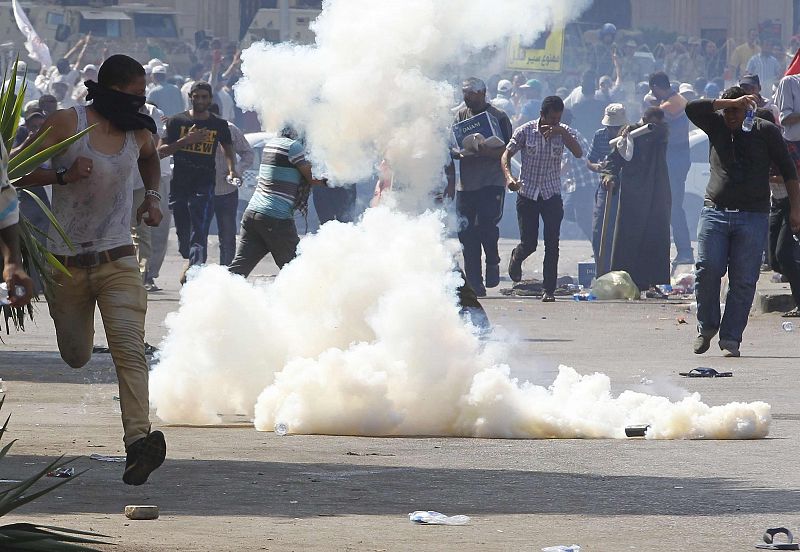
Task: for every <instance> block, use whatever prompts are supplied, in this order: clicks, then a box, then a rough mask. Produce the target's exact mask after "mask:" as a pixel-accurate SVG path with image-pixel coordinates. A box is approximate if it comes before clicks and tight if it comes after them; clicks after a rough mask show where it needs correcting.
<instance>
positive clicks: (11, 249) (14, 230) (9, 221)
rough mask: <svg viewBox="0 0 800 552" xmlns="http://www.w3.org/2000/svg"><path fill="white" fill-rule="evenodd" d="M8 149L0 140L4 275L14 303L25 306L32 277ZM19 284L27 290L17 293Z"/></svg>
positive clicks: (0, 237)
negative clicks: (27, 269)
mask: <svg viewBox="0 0 800 552" xmlns="http://www.w3.org/2000/svg"><path fill="white" fill-rule="evenodd" d="M7 171H8V153H7V152H6V148H5V145H4V144H3V141H2V140H0V254H2V261H3V265H2V266H3V279H2V281H3V282H4V283H5V284H6V286H7V289H8V295H9V301H10V302H11V304H12V305H15V306H20V307H21V306H23V305H25V304H27V303H28V302H30V300H31V294H32V293H33V281H32V280H31V278H30V276H28V275H27V274H26V273H25V270H24V269H23V268H22V256H21V255H20V249H19V202H18V201H17V192H16V190H15V189H14V187H13V186H12V185H11V184H10V183H9V182H8V172H7ZM17 286H21V287H22V288H23V289H24V290H25V294H24V295H22V296H19V295H17V294H16V293H14V290H16V288H17Z"/></svg>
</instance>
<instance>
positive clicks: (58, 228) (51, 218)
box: [22, 188, 75, 264]
mask: <svg viewBox="0 0 800 552" xmlns="http://www.w3.org/2000/svg"><path fill="white" fill-rule="evenodd" d="M22 191H23V192H25V193H26V194H28V195H29V196H30V197H32V198H33V200H34V201H35V202H36V204H37V205H38V206H39V208H40V209H41V210H42V212H43V213H44V214H45V215H46V216H47V220H49V221H50V224H52V225H53V227H54V228H55V229H56V232H58V235H59V236H61V239H62V240H64V243H65V244H67V247H69V250H70V251H73V252H74V251H75V246H73V245H72V241H70V239H69V236H67V233H66V232H64V229H63V228H62V227H61V225H60V224H59V223H58V220H57V219H56V217H55V215H54V214H53V212H52V211H51V210H50V209H48V208H47V205H45V204H44V201H42V200H41V199H39V197H38V196H37V195H36V194H34V193H33V192H31V191H30V190H26V189H25V188H22ZM59 264H61V263H59Z"/></svg>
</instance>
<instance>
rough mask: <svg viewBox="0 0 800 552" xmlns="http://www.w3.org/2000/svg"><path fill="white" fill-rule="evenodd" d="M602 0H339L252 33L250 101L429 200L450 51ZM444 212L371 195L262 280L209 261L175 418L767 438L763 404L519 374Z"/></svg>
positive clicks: (498, 433)
mask: <svg viewBox="0 0 800 552" xmlns="http://www.w3.org/2000/svg"><path fill="white" fill-rule="evenodd" d="M587 4H588V0H586V1H584V0H581V1H577V0H573V1H572V2H564V1H563V0H562V1H557V0H548V1H542V2H531V1H530V0H503V1H502V2H495V3H493V4H487V3H486V2H484V1H477V0H458V1H456V0H405V1H403V2H399V1H397V2H395V1H375V0H339V1H330V2H326V3H325V7H324V11H323V14H322V16H321V17H320V19H319V20H318V21H317V23H316V24H315V31H316V32H317V37H318V39H317V46H316V47H313V48H305V47H297V46H290V45H277V46H265V45H255V46H253V47H251V48H250V49H248V50H247V51H246V52H245V53H244V55H243V59H244V72H245V79H243V81H242V82H241V84H240V85H239V86H238V87H237V90H236V94H237V100H238V101H239V102H240V103H241V104H243V105H245V106H251V107H254V108H255V109H256V110H257V111H258V112H259V114H260V115H261V118H262V121H263V122H264V124H265V126H266V127H267V128H270V129H277V128H280V126H281V125H282V124H284V123H286V122H291V123H293V124H295V125H297V126H299V127H301V128H302V129H303V130H305V132H306V136H307V140H308V147H309V149H310V152H311V154H310V157H311V158H312V160H313V162H314V163H316V165H317V166H318V167H323V168H324V170H325V171H326V172H327V173H328V174H329V175H330V176H332V177H334V178H335V179H337V180H339V181H340V182H353V181H356V180H360V179H362V178H365V177H367V176H369V175H371V174H372V172H373V168H374V166H375V164H376V163H377V162H378V161H379V160H380V159H382V158H384V157H385V158H386V159H388V160H389V162H390V163H391V165H392V167H393V168H394V169H395V172H396V174H397V175H398V177H399V178H400V180H401V181H402V182H403V184H404V185H405V188H406V193H405V194H404V195H406V196H416V197H417V199H419V198H422V197H425V196H426V195H427V194H428V193H429V191H430V190H431V189H432V187H433V186H434V185H435V184H438V183H439V182H440V178H441V168H442V166H443V165H444V163H445V162H446V161H447V143H448V140H449V125H450V123H451V121H452V119H451V117H452V114H451V112H450V110H449V108H450V107H451V104H452V101H453V98H454V95H453V88H452V86H450V85H448V84H447V83H446V82H444V81H442V80H440V76H441V72H442V71H443V69H444V67H445V66H446V65H447V64H449V63H456V62H458V61H460V60H463V59H464V58H465V57H466V56H467V55H468V54H469V53H470V52H474V51H477V50H479V49H481V48H484V47H486V46H490V45H502V42H503V41H504V40H505V39H506V38H508V37H509V36H511V35H513V34H522V35H524V36H526V37H527V38H533V37H534V36H535V35H536V34H538V33H539V32H540V31H542V30H543V29H544V28H545V25H546V24H547V23H548V19H549V16H548V14H552V16H553V17H554V18H566V16H574V15H575V14H576V13H577V12H578V11H579V10H580V9H581V8H583V7H585V6H586V5H587ZM444 216H445V215H443V214H441V213H426V214H425V215H422V216H420V217H412V216H409V215H405V214H401V213H399V212H396V211H394V210H392V209H390V208H388V207H385V206H384V207H380V208H377V209H371V210H369V211H368V212H367V213H366V214H365V216H364V218H363V220H362V221H361V222H359V223H358V224H355V225H352V224H350V225H345V224H340V223H328V224H326V225H325V226H323V227H322V229H321V230H320V231H319V233H317V234H316V235H314V236H310V237H306V238H305V239H303V241H302V242H301V244H300V248H299V249H300V255H299V257H298V258H297V259H295V260H294V261H293V262H292V263H290V264H289V265H287V266H286V267H284V269H283V270H282V271H281V273H280V275H279V276H278V277H277V278H276V279H275V281H274V282H273V283H272V284H269V285H266V286H260V287H257V286H253V285H251V284H249V283H247V282H246V281H245V280H243V279H242V278H240V277H235V276H231V275H230V274H228V272H227V271H226V270H225V269H224V268H222V267H215V266H212V267H207V268H205V269H203V270H201V271H199V273H198V274H196V278H194V279H193V280H191V281H190V282H189V283H188V284H187V285H186V286H184V288H183V290H182V291H181V306H180V309H179V310H178V312H176V313H173V314H172V315H170V316H169V317H168V319H167V326H168V329H169V333H168V335H167V338H166V339H165V341H164V343H162V345H161V350H162V352H161V355H160V359H159V363H158V365H157V366H156V367H155V368H154V370H153V372H152V376H151V400H152V401H153V403H154V405H155V407H156V409H157V413H158V416H159V417H160V418H161V419H163V420H165V421H167V422H183V423H196V424H213V423H217V422H218V421H219V420H220V418H219V414H218V413H244V414H248V415H250V416H252V417H253V419H254V421H255V425H256V428H257V429H260V430H271V429H272V428H273V427H274V425H275V424H276V423H285V424H287V426H288V428H289V432H291V433H330V434H344V435H461V436H479V437H565V438H571V437H612V438H621V437H624V427H625V425H627V424H650V425H651V430H650V432H649V433H648V437H651V438H759V437H764V436H765V435H766V434H767V432H768V430H769V423H770V407H769V405H767V404H765V403H751V404H740V403H732V404H728V405H724V406H718V407H709V406H707V405H705V404H703V403H702V402H700V397H699V395H697V394H693V395H690V396H687V397H684V398H681V399H680V400H678V401H676V402H671V401H670V400H669V399H667V398H665V397H656V396H650V395H647V394H643V393H635V392H632V391H626V392H624V393H622V394H621V395H619V396H617V397H615V396H613V395H612V394H611V392H610V382H609V379H608V377H607V376H605V375H603V374H592V375H586V376H581V375H579V374H578V373H576V372H575V371H574V370H572V369H571V368H568V367H561V368H560V372H559V375H558V377H557V378H556V380H555V382H554V383H553V385H552V386H551V387H550V388H544V387H539V386H535V385H532V384H530V383H528V382H520V381H518V380H516V379H514V378H512V377H511V375H510V374H511V371H510V368H509V366H508V365H507V359H506V358H505V354H506V353H507V347H505V346H504V345H503V344H502V343H485V342H481V341H480V340H479V339H478V338H477V337H476V336H475V335H474V334H473V332H472V328H471V327H470V326H467V325H465V324H464V323H463V321H462V320H461V318H460V317H459V314H458V307H457V305H456V296H455V288H456V287H457V285H458V284H459V277H458V276H457V275H456V274H455V273H453V272H452V268H453V258H454V255H455V254H457V250H455V249H454V247H453V245H452V242H447V241H445V239H444V223H443V220H444Z"/></svg>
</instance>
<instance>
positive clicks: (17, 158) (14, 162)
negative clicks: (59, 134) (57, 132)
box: [8, 127, 53, 170]
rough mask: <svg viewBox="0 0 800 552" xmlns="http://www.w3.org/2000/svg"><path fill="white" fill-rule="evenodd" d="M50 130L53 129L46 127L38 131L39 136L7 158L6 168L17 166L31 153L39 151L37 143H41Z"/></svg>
mask: <svg viewBox="0 0 800 552" xmlns="http://www.w3.org/2000/svg"><path fill="white" fill-rule="evenodd" d="M51 130H53V127H47V128H46V129H44V130H43V131H41V132H40V133H39V136H37V137H36V139H35V140H34V141H33V142H31V143H30V144H28V145H27V146H25V147H24V148H23V149H22V150H20V151H18V152H17V153H15V154H14V156H13V157H11V158H10V159H9V160H8V170H11V169H14V168H15V167H17V166H19V164H20V163H22V162H23V161H25V160H26V159H28V158H30V156H31V155H34V154H35V153H36V152H37V151H39V144H41V143H42V141H44V139H45V137H46V136H47V135H48V134H50V131H51ZM8 151H11V150H8Z"/></svg>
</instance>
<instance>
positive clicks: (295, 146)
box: [247, 136, 308, 219]
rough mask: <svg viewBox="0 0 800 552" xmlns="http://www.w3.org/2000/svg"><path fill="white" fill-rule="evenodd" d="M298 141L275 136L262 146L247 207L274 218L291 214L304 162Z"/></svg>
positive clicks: (304, 158) (291, 215) (300, 144)
mask: <svg viewBox="0 0 800 552" xmlns="http://www.w3.org/2000/svg"><path fill="white" fill-rule="evenodd" d="M307 163H308V161H306V156H305V149H304V148H303V144H302V143H301V142H299V141H298V140H293V139H291V138H285V137H283V136H277V137H275V138H273V139H271V140H270V141H268V142H267V143H266V144H265V145H264V149H263V150H262V153H261V166H260V167H259V169H258V183H257V185H256V190H255V192H253V197H252V198H250V203H249V204H248V205H247V209H248V210H250V211H255V212H256V213H261V214H262V215H267V216H270V217H273V218H276V219H290V218H292V217H294V204H295V200H296V199H297V189H298V187H299V186H300V182H301V179H302V178H303V177H302V176H301V174H300V171H299V170H298V168H299V167H302V166H303V165H305V164H307Z"/></svg>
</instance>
